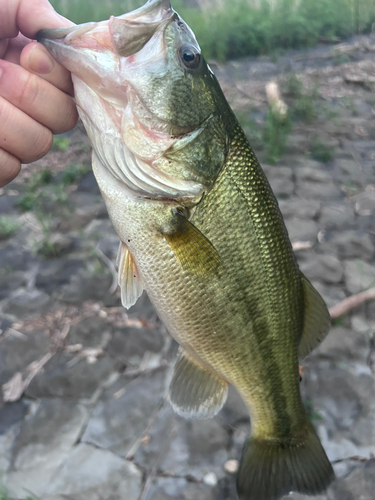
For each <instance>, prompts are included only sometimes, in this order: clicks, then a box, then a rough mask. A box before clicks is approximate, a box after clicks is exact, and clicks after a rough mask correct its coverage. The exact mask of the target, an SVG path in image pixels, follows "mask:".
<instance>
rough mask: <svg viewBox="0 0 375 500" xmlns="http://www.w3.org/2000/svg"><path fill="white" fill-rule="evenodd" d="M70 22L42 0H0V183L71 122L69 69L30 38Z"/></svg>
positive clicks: (40, 153)
mask: <svg viewBox="0 0 375 500" xmlns="http://www.w3.org/2000/svg"><path fill="white" fill-rule="evenodd" d="M72 24H73V23H71V22H70V21H69V20H68V19H65V18H64V17H62V16H60V15H58V14H57V13H56V12H55V11H54V9H53V8H52V6H51V5H50V4H49V3H48V1H47V0H0V187H2V186H5V185H6V184H8V183H9V182H10V181H12V180H13V179H14V178H15V177H16V176H17V175H18V173H19V171H20V168H21V164H22V163H31V162H33V161H35V160H38V159H39V158H41V157H43V156H44V155H45V154H47V152H48V151H49V149H50V147H51V144H52V140H53V134H61V133H63V132H67V131H68V130H70V129H72V128H73V127H74V126H75V124H76V123H77V110H76V106H75V104H74V102H73V99H72V97H71V96H72V95H73V85H72V81H71V78H70V73H69V72H68V71H67V70H66V69H65V68H63V67H62V66H61V65H60V64H59V63H58V62H57V61H55V60H54V59H53V58H52V57H51V56H50V55H49V54H48V52H47V50H46V49H45V48H44V47H43V46H42V45H41V44H39V43H37V42H35V41H33V38H34V39H35V37H36V34H37V32H38V31H39V30H40V29H43V28H61V27H65V26H71V25H72Z"/></svg>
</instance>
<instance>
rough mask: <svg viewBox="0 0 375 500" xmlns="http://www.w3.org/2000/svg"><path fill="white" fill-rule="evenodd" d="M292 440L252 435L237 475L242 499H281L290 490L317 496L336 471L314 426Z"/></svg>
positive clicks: (309, 425) (244, 450)
mask: <svg viewBox="0 0 375 500" xmlns="http://www.w3.org/2000/svg"><path fill="white" fill-rule="evenodd" d="M307 426H308V428H307V433H306V437H305V439H303V440H302V439H299V440H297V439H293V438H292V439H290V440H289V442H285V441H284V440H283V441H281V440H280V441H278V440H274V441H271V440H261V439H259V438H251V437H250V439H249V440H248V441H247V442H246V443H245V446H244V449H243V453H242V459H241V464H240V469H239V473H238V478H237V490H238V496H239V499H240V500H278V499H280V498H281V497H282V496H283V495H286V494H288V493H289V492H290V491H298V492H300V493H305V494H307V495H316V494H318V493H321V492H322V491H324V490H325V489H326V488H327V487H328V485H329V484H330V482H331V481H332V480H333V479H334V477H335V474H334V472H333V469H332V466H331V464H330V462H329V460H328V457H327V455H326V453H325V451H324V449H323V447H322V445H321V443H320V440H319V438H318V436H317V435H316V433H315V430H314V428H313V427H312V425H311V424H310V423H307Z"/></svg>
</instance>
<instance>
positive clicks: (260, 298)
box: [39, 0, 334, 500]
mask: <svg viewBox="0 0 375 500" xmlns="http://www.w3.org/2000/svg"><path fill="white" fill-rule="evenodd" d="M39 39H40V41H42V43H43V44H44V45H45V46H46V47H47V49H48V50H49V51H50V52H51V54H52V55H53V56H54V57H55V58H56V59H57V60H58V61H59V62H60V63H62V64H63V65H64V66H65V67H66V68H68V69H69V70H70V71H71V72H72V75H73V83H74V88H75V99H76V102H77V106H78V110H79V113H80V116H81V118H82V121H83V123H84V125H85V127H86V130H87V133H88V135H89V138H90V140H91V143H92V146H93V156H92V166H93V171H94V174H95V176H96V179H97V181H98V184H99V187H100V190H101V192H102V195H103V198H104V200H105V203H106V206H107V208H108V213H109V216H110V218H111V221H112V223H113V225H114V227H115V229H116V231H117V233H118V235H119V237H120V240H121V243H120V249H119V257H118V266H119V270H118V272H119V284H120V287H121V297H122V303H123V305H124V306H125V307H130V306H131V305H133V304H134V303H135V302H136V300H137V298H138V297H139V296H140V294H141V293H142V290H143V289H145V290H146V291H147V293H148V294H149V297H150V299H151V301H152V302H153V304H154V305H155V308H156V310H157V311H158V314H159V315H160V317H161V319H162V320H163V322H164V323H165V325H166V326H167V328H168V330H169V332H170V333H171V334H172V335H173V337H174V338H175V339H176V340H177V341H178V342H179V344H180V352H179V356H178V359H177V362H176V364H175V367H174V374H173V378H172V381H171V386H170V402H171V405H172V406H173V408H174V409H175V411H176V412H177V413H179V414H180V415H183V416H185V417H190V418H208V417H212V416H213V415H215V414H216V413H217V412H218V411H219V410H220V409H221V407H222V406H223V404H224V402H225V399H226V396H227V389H228V384H233V385H234V386H235V387H236V389H237V390H238V391H239V393H240V394H241V396H242V398H243V399H244V401H245V403H246V404H247V406H248V409H249V413H250V417H251V436H250V438H249V439H248V441H247V442H246V444H245V446H244V450H243V455H242V460H241V463H240V469H239V473H238V481H237V483H238V494H239V498H240V499H241V500H276V499H279V498H281V497H282V496H283V495H285V494H287V493H289V492H290V491H291V490H295V491H299V492H302V493H307V494H317V493H319V492H322V491H323V490H324V489H325V488H326V487H327V486H328V485H329V483H330V482H331V480H332V479H333V477H334V474H333V470H332V467H331V464H330V462H329V460H328V458H327V456H326V454H325V452H324V450H323V448H322V446H321V443H320V441H319V438H318V437H317V435H316V433H315V431H314V429H313V427H312V425H311V424H310V422H309V420H308V418H307V416H306V413H305V410H304V407H303V404H302V401H301V396H300V390H299V373H298V358H299V357H300V358H303V357H304V356H306V354H307V353H308V352H310V351H311V350H312V349H313V348H314V347H315V346H316V345H317V344H318V343H319V342H320V341H321V340H322V339H323V338H324V336H325V335H326V333H327V331H328V328H329V314H328V311H327V308H326V306H325V304H324V302H323V300H322V299H321V297H320V296H319V294H318V293H317V292H316V290H315V289H314V288H313V287H312V285H311V284H310V283H309V282H308V281H307V279H306V278H305V277H304V276H303V274H302V273H301V272H300V270H299V269H298V266H297V264H296V261H295V258H294V255H293V252H292V248H291V244H290V242H289V239H288V235H287V231H286V229H285V226H284V222H283V219H282V216H281V214H280V211H279V208H278V204H277V201H276V199H275V197H274V195H273V193H272V191H271V188H270V186H269V183H268V181H267V179H266V177H265V175H264V173H263V171H262V169H261V167H260V166H259V164H258V162H257V159H256V157H255V155H254V153H253V151H252V149H251V147H250V145H249V143H248V141H247V139H246V137H245V135H244V132H243V131H242V129H241V127H240V125H239V123H238V121H237V119H236V117H235V115H234V114H233V112H232V110H231V109H230V107H229V105H228V103H227V101H226V99H225V97H224V95H223V93H222V91H221V89H220V86H219V84H218V82H217V80H216V78H215V76H214V75H213V73H212V71H211V70H210V68H209V66H208V65H207V64H206V62H205V60H204V58H203V56H202V54H201V51H200V48H199V45H198V43H197V41H196V39H195V36H194V34H193V32H192V31H191V30H190V28H189V27H188V26H187V25H186V23H185V22H184V21H183V20H182V19H181V18H180V17H179V15H178V14H177V13H176V12H175V11H174V10H173V9H172V8H171V5H170V3H169V0H152V1H149V2H147V3H146V4H145V5H144V6H143V7H141V8H140V9H138V10H136V11H134V12H131V13H127V14H124V15H123V16H120V17H111V18H110V19H109V20H108V21H103V22H98V23H87V24H83V25H79V26H76V27H72V28H64V29H58V30H43V31H42V32H41V33H40V34H39Z"/></svg>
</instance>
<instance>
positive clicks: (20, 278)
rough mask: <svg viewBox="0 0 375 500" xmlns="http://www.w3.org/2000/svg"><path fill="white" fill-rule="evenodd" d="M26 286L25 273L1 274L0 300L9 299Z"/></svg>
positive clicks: (9, 272) (10, 272)
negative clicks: (18, 289)
mask: <svg viewBox="0 0 375 500" xmlns="http://www.w3.org/2000/svg"><path fill="white" fill-rule="evenodd" d="M25 285H26V279H25V275H24V273H23V272H12V271H8V272H6V271H5V272H4V273H1V274H0V300H3V299H7V298H9V297H10V296H11V295H12V293H13V292H14V291H15V290H17V288H19V287H20V286H25Z"/></svg>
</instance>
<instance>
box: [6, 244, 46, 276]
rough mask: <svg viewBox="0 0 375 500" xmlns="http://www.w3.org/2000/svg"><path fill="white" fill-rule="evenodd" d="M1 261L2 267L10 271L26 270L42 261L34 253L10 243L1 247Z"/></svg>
mask: <svg viewBox="0 0 375 500" xmlns="http://www.w3.org/2000/svg"><path fill="white" fill-rule="evenodd" d="M0 262H1V267H2V268H3V269H7V270H8V271H11V270H13V271H26V270H28V269H30V268H32V267H33V266H35V264H37V263H38V262H40V261H39V259H38V258H37V257H35V256H34V255H33V254H32V253H30V252H27V251H25V250H23V249H22V248H20V247H19V245H13V244H9V245H8V246H6V247H4V248H1V249H0Z"/></svg>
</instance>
